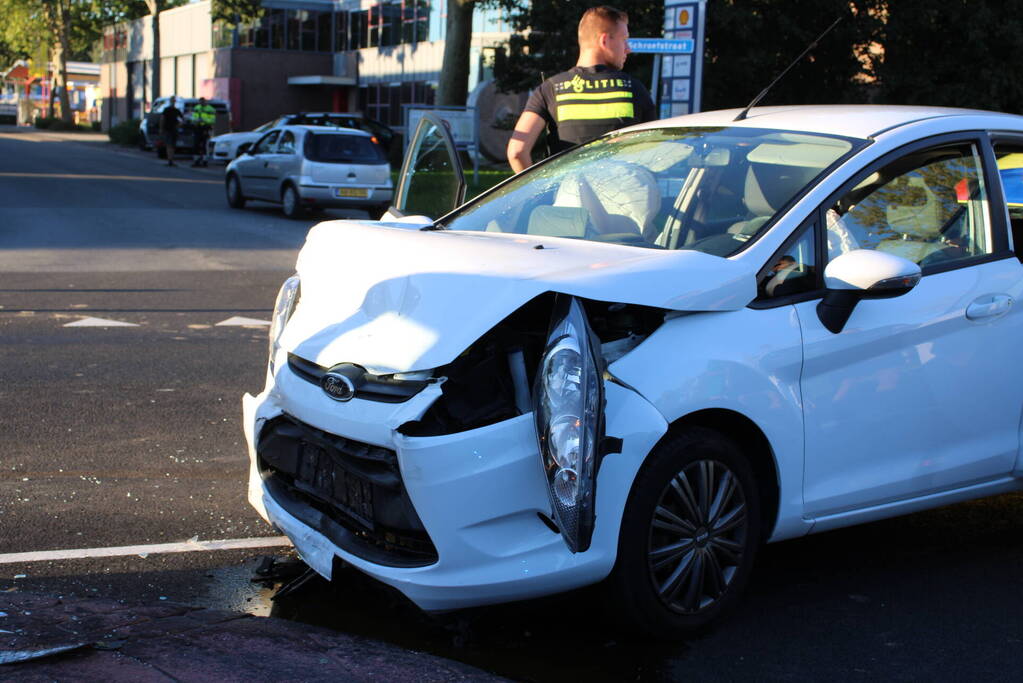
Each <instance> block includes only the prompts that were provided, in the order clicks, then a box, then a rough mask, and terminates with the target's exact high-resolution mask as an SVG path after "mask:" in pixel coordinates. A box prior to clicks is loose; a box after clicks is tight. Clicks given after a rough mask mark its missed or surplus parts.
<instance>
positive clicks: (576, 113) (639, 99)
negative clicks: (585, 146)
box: [526, 66, 655, 151]
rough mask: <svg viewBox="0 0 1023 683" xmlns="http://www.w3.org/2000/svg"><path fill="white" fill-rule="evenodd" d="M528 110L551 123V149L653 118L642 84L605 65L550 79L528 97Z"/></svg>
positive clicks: (573, 69) (650, 100) (575, 69)
mask: <svg viewBox="0 0 1023 683" xmlns="http://www.w3.org/2000/svg"><path fill="white" fill-rule="evenodd" d="M526 111H534V112H536V113H538V114H540V115H541V116H543V118H544V119H545V120H546V121H547V127H548V129H549V131H550V137H551V140H550V143H551V149H552V151H559V150H561V149H564V148H566V147H570V146H572V145H576V144H579V143H580V142H585V141H587V140H591V139H593V138H595V137H599V136H600V135H603V134H604V133H606V132H608V131H611V130H615V129H616V128H623V127H625V126H629V125H632V124H634V123H641V122H643V121H650V120H652V119H654V118H655V116H654V104H653V100H652V99H651V98H650V93H649V92H648V91H647V89H646V88H645V87H644V86H643V84H642V83H640V82H639V81H637V80H635V79H634V78H632V76H630V75H628V74H626V73H624V72H622V71H618V70H616V69H612V68H610V67H607V66H588V67H579V66H577V67H575V68H572V69H569V70H568V71H565V72H562V73H560V74H558V75H556V76H552V77H551V78H548V79H547V80H546V81H544V82H543V84H541V86H540V87H539V88H538V89H537V90H536V91H535V92H534V93H533V96H532V97H530V100H529V102H528V103H527V105H526Z"/></svg>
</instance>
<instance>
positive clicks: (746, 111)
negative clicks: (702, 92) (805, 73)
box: [732, 16, 842, 122]
mask: <svg viewBox="0 0 1023 683" xmlns="http://www.w3.org/2000/svg"><path fill="white" fill-rule="evenodd" d="M840 21H842V17H841V16H839V17H838V18H837V19H835V20H834V21H833V22H831V26H828V27H827V28H826V29H824V33H822V34H820V35H819V36H817V39H816V40H814V41H813V42H812V43H810V44H809V45H807V46H806V49H805V50H803V52H802V53H801V54H800V55H799V56H798V57H796V58H795V59H793V60H792V63H791V64H789V65H788V66H787V67H785V70H784V71H782V72H781V73H780V74H778V77H777V78H775V79H774V80H773V81H771V83H770V84H769V85H768V86H767V87H766V88H764V89H763V90H761V91H760V94H759V95H757V96H756V97H754V98H753V101H752V102H750V103H749V105H748V106H747V107H746V108H745V109H743V110H742V112H740V114H739V115H738V116H736V117H735V118H734V119H732V121H733V122H735V121H743V120H745V119H746V115H747V114H749V110H750V109H752V108H753V107H755V106H756V104H757V102H759V101H760V100H762V99H764V95H766V94H767V93H768V91H769V90H770V89H771V88H773V87H774V84H775V83H777V82H778V81H780V80H781V79H782V77H783V76H785V74H787V73H788V72H789V69H791V68H792V67H794V66H795V65H796V64H798V63H799V61H800V60H801V59H803V57H805V56H806V53H807V52H809V51H810V50H812V49H814V48H815V47H817V43H819V42H820V41H821V39H822V38H824V36H826V35H828V33H830V32H831V29H833V28H835V27H836V26H838V22H840Z"/></svg>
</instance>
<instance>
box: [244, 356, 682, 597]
mask: <svg viewBox="0 0 1023 683" xmlns="http://www.w3.org/2000/svg"><path fill="white" fill-rule="evenodd" d="M606 391H607V434H608V435H610V436H617V437H620V438H622V439H623V449H622V453H620V454H614V455H610V456H607V457H606V458H605V460H604V462H603V464H602V466H601V470H600V473H599V476H598V481H597V507H596V509H597V521H596V526H595V530H594V536H593V542H592V544H591V547H590V548H589V550H587V551H586V552H584V553H578V554H573V553H572V552H570V551H569V550H568V548H567V546H566V545H565V542H564V541H563V540H562V538H561V535H560V534H557V533H555V532H553V531H552V530H551V529H550V528H549V527H548V526H547V525H546V524H545V523H544V522H543V521H542V520H541V518H540V516H539V515H538V513H543V514H545V515H548V514H550V502H549V499H548V494H547V488H546V482H545V480H544V476H543V472H542V469H541V466H540V460H539V456H538V454H537V445H536V436H535V433H534V427H533V416H532V414H526V415H520V416H518V417H516V418H513V419H511V420H507V421H504V422H500V423H497V424H493V425H489V426H486V427H482V428H479V429H473V430H469V431H466V432H461V433H457V434H449V435H443V436H433V437H407V436H404V435H402V434H400V433H398V432H397V431H396V428H397V427H398V426H400V425H401V424H403V423H404V422H407V421H408V420H411V419H416V418H417V417H419V416H420V415H421V414H422V413H423V412H425V410H426V409H427V408H428V407H429V405H430V404H431V403H432V402H433V401H434V400H436V399H437V397H438V396H439V395H440V390H439V387H430V388H428V389H427V390H424V391H423V392H421V393H420V394H419V395H417V396H415V397H414V398H412V399H410V400H409V401H406V402H405V403H401V404H386V403H377V402H373V401H365V400H360V399H354V400H352V401H350V402H348V403H343V404H342V403H337V402H336V401H333V400H331V399H330V398H328V397H327V396H326V395H325V394H324V393H323V392H322V391H321V390H320V389H319V387H317V386H316V385H314V384H311V383H309V382H307V381H305V380H302V379H300V378H298V377H296V376H295V375H294V374H292V372H291V371H290V370H289V368H288V367H287V365H284V366H283V367H280V368H279V369H278V372H277V376H276V378H274V379H272V380H271V381H269V382H268V388H267V389H266V390H265V391H264V392H263V393H261V394H260V395H258V396H251V395H246V396H245V397H244V399H243V406H244V424H245V436H246V441H247V442H248V448H249V457H250V475H249V501H250V503H251V504H252V505H253V506H254V507H255V508H256V510H257V511H259V513H260V514H261V515H262V516H263V517H264V518H265V519H266V520H267V521H269V522H271V523H272V524H274V525H276V526H277V527H278V528H279V529H280V530H281V531H282V532H283V533H285V534H286V535H287V536H288V537H289V538H291V540H292V542H293V543H294V544H295V547H296V548H297V550H298V551H299V553H300V554H301V555H302V557H303V559H304V560H305V561H306V563H307V564H309V566H310V567H312V568H313V569H314V570H316V571H317V573H319V574H321V575H322V576H324V577H325V578H328V579H329V578H330V577H331V574H332V567H333V562H334V558H335V557H338V558H340V559H341V560H343V561H344V562H346V563H348V564H349V565H351V566H353V567H356V568H357V569H359V570H361V571H363V572H365V573H366V574H369V575H370V576H373V577H375V578H376V579H378V580H380V581H382V582H384V583H386V584H389V585H391V586H393V587H395V588H397V589H398V590H399V591H401V592H402V593H404V594H405V595H406V596H407V597H409V598H410V599H411V600H412V601H413V602H415V603H416V604H417V605H419V606H420V607H421V608H422V609H424V610H428V611H440V610H450V609H458V608H463V607H471V606H476V605H484V604H493V603H500V602H509V601H513V600H519V599H526V598H533V597H538V596H541V595H546V594H551V593H558V592H561V591H565V590H569V589H572V588H577V587H580V586H584V585H587V584H590V583H595V582H597V581H600V580H601V579H603V578H604V577H606V576H607V574H608V573H609V572H610V571H611V568H612V567H613V565H614V561H615V555H616V550H617V545H618V529H619V527H620V524H621V515H622V510H623V509H624V505H625V501H626V499H627V497H628V492H629V489H630V488H631V485H632V481H633V479H634V478H635V475H636V472H637V471H638V469H639V467H640V465H641V464H642V462H643V459H644V458H645V456H646V454H647V453H648V452H649V451H650V449H651V448H652V447H653V445H654V444H655V443H656V442H657V440H658V439H659V438H660V437H661V436H662V435H663V434H664V432H665V430H666V429H667V425H666V423H665V421H664V419H663V417H662V416H661V414H660V413H659V412H657V410H656V409H655V408H653V406H652V405H650V404H649V403H648V402H647V401H646V400H645V399H643V398H642V397H641V396H639V395H638V394H636V393H635V392H633V391H630V390H627V389H624V388H622V387H620V386H618V385H616V384H612V383H608V384H607V389H606ZM282 413H286V414H288V415H291V416H292V417H294V418H296V419H298V420H301V421H302V422H304V423H306V424H309V425H313V426H315V427H316V428H318V429H321V430H324V431H326V432H330V433H332V434H338V435H341V436H344V437H346V438H350V439H356V440H359V441H362V442H366V443H370V444H375V445H377V446H380V447H384V448H389V449H393V450H394V451H395V452H396V454H397V458H398V463H399V468H400V472H401V476H402V479H403V482H404V485H405V488H406V490H407V492H408V495H409V497H410V499H411V500H412V503H413V505H414V506H415V509H416V512H417V514H418V515H419V518H420V519H421V520H422V523H423V525H424V527H425V528H426V530H427V533H428V534H429V536H430V538H431V540H432V541H433V543H434V545H435V547H436V549H437V555H438V559H437V561H436V562H435V563H433V564H430V565H429V566H422V567H411V568H406V567H393V566H383V565H381V564H376V563H373V562H370V561H367V560H366V559H364V558H362V557H358V556H356V555H354V554H352V553H350V552H346V551H345V550H344V549H342V548H340V547H338V546H337V545H335V544H334V543H333V542H332V541H331V540H330V539H328V538H327V537H326V536H325V535H324V534H322V533H320V532H318V531H317V530H316V529H313V528H312V527H311V526H309V525H307V524H306V523H304V522H303V521H301V520H299V519H298V518H297V517H296V516H294V515H292V514H290V513H289V512H288V511H287V510H286V509H285V508H284V506H282V505H281V504H279V503H278V501H276V500H274V498H273V497H272V496H271V495H270V493H269V491H268V488H267V486H266V485H265V483H264V482H263V481H262V479H261V477H260V473H259V467H258V462H257V453H256V443H257V442H258V436H259V432H260V430H261V428H262V427H263V425H264V424H266V422H267V420H270V419H272V418H274V417H276V416H278V415H281V414H282Z"/></svg>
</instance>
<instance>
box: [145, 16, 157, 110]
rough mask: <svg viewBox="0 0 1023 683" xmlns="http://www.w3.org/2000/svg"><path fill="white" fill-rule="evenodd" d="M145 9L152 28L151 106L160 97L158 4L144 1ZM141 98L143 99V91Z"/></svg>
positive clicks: (150, 60)
mask: <svg viewBox="0 0 1023 683" xmlns="http://www.w3.org/2000/svg"><path fill="white" fill-rule="evenodd" d="M146 7H148V8H149V14H150V15H151V18H152V28H153V54H152V56H151V57H150V59H149V62H150V64H149V68H150V70H151V71H152V73H151V75H150V79H149V102H150V104H152V103H153V101H155V100H156V98H157V97H159V96H160V2H159V0H146ZM142 96H143V97H145V92H144V91H143V94H142Z"/></svg>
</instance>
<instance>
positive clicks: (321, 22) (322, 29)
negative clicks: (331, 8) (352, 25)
mask: <svg viewBox="0 0 1023 683" xmlns="http://www.w3.org/2000/svg"><path fill="white" fill-rule="evenodd" d="M333 16H334V15H333V14H332V13H331V12H320V13H319V14H318V15H317V17H316V34H317V36H318V37H317V40H316V49H317V50H318V51H320V52H332V51H333V50H334V46H333V44H332V43H331V40H330V38H331V35H333V32H334V29H333V24H332V21H333ZM338 16H341V13H340V12H339V13H338Z"/></svg>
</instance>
